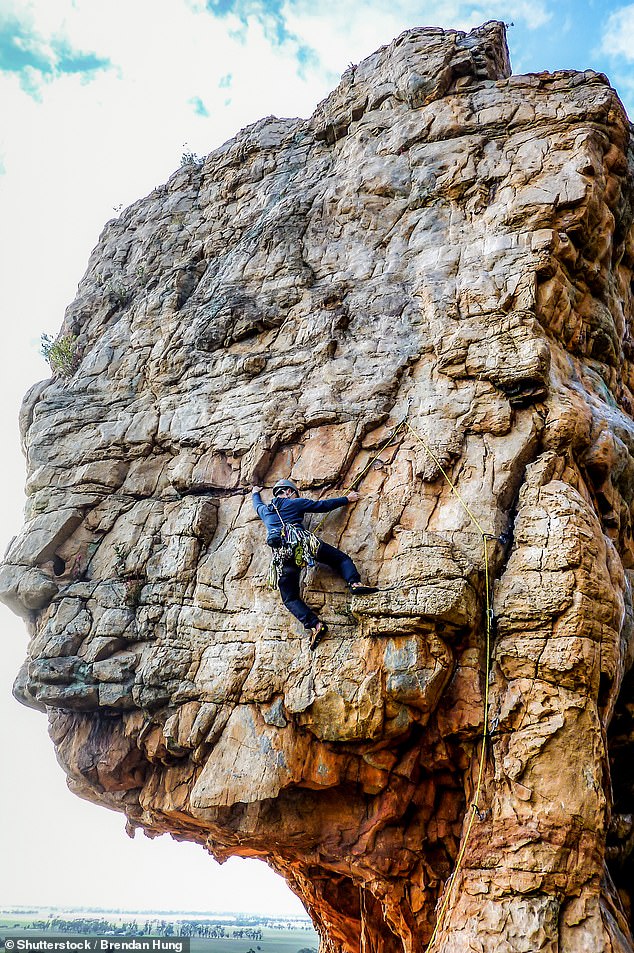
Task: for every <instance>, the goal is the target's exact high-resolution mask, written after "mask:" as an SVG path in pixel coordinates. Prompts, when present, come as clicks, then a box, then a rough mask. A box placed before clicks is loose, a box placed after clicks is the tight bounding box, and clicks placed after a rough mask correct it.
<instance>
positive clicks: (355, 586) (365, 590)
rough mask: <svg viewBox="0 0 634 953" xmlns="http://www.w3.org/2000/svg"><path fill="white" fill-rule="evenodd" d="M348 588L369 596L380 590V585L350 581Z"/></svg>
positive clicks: (357, 593) (359, 594)
mask: <svg viewBox="0 0 634 953" xmlns="http://www.w3.org/2000/svg"><path fill="white" fill-rule="evenodd" d="M348 589H349V590H350V592H353V593H355V595H358V596H368V595H370V594H371V593H372V592H378V591H379V588H378V586H364V585H363V583H362V582H349V583H348Z"/></svg>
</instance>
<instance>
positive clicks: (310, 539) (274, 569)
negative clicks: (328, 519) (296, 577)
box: [266, 503, 321, 589]
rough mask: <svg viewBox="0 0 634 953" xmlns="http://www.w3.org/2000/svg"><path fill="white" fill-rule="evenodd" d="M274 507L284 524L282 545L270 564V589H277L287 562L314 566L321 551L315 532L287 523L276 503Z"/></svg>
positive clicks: (319, 541)
mask: <svg viewBox="0 0 634 953" xmlns="http://www.w3.org/2000/svg"><path fill="white" fill-rule="evenodd" d="M273 509H274V510H275V512H276V513H277V515H278V517H279V520H280V523H281V524H282V534H281V535H282V545H281V546H277V547H276V548H275V549H274V550H273V557H272V559H271V565H270V566H269V571H268V575H267V577H266V584H267V586H268V587H269V589H277V588H278V585H279V581H280V576H281V575H282V569H283V568H284V564H285V563H289V562H294V563H295V565H296V566H298V567H299V568H301V567H302V566H314V565H315V557H316V556H317V552H318V551H319V547H320V545H321V540H319V539H318V538H317V536H315V534H314V533H311V532H309V531H308V530H307V529H304V527H303V526H293V525H292V524H291V523H285V522H284V520H283V519H282V514H281V513H280V511H279V510H278V508H277V506H276V505H275V503H273Z"/></svg>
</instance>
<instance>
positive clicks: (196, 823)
mask: <svg viewBox="0 0 634 953" xmlns="http://www.w3.org/2000/svg"><path fill="white" fill-rule="evenodd" d="M633 196H634V183H633V179H632V152H631V148H630V129H629V124H628V121H627V118H626V116H625V114H624V111H623V108H622V106H621V104H620V102H619V100H618V98H617V96H616V94H615V93H614V91H613V90H612V89H611V88H610V86H609V84H608V83H607V81H606V79H605V77H603V76H602V75H599V74H596V73H593V72H590V71H588V72H585V73H575V72H561V73H555V74H541V75H534V76H511V75H510V67H509V62H508V56H507V52H506V46H505V41H504V35H503V28H502V26H501V24H498V23H488V24H486V25H485V26H483V27H481V28H480V29H477V30H474V31H473V32H472V33H470V34H467V35H465V34H463V33H458V32H453V31H447V32H443V31H441V30H435V29H417V30H412V31H409V32H407V33H405V34H403V35H402V36H400V37H399V38H398V39H396V40H395V41H394V42H393V43H391V44H390V45H389V46H387V47H384V48H382V49H381V50H379V51H378V52H377V53H375V54H374V55H373V56H371V57H369V58H368V59H367V60H365V61H364V62H362V63H360V64H359V65H358V66H356V67H353V68H350V69H349V70H348V71H347V72H346V73H345V74H344V76H343V78H342V81H341V83H340V85H339V87H338V88H337V89H336V90H335V92H334V93H333V94H332V95H331V96H330V97H329V98H328V99H327V100H325V101H324V102H323V103H322V104H321V105H320V106H319V107H318V108H317V110H316V112H315V113H314V115H313V117H312V118H311V119H310V120H308V121H301V120H278V119H274V118H268V119H265V120H262V121H261V122H259V123H257V124H256V125H254V126H252V127H250V128H248V129H245V130H243V131H242V132H240V133H239V134H238V135H237V136H236V138H235V139H233V140H231V141H230V142H228V143H226V144H225V145H224V146H222V147H221V148H220V149H218V150H216V151H215V152H213V153H212V154H211V155H210V156H208V158H207V159H206V160H205V162H204V163H203V164H202V166H200V167H197V166H187V167H184V168H182V169H181V170H179V171H178V172H177V173H176V174H175V175H174V176H172V178H171V179H170V181H169V182H168V183H167V185H166V186H164V187H163V188H160V189H157V190H155V191H154V192H153V193H152V194H151V195H149V196H148V197H147V198H145V199H143V200H141V201H139V202H137V203H136V204H135V205H133V206H132V207H130V208H129V209H127V210H126V211H125V212H124V213H123V214H122V215H121V217H120V218H119V219H117V220H114V221H111V222H109V223H108V224H107V226H106V228H105V230H104V232H103V234H102V236H101V239H100V241H99V244H98V246H97V248H96V249H95V251H94V253H93V255H92V257H91V259H90V262H89V266H88V271H87V273H86V275H85V277H84V279H83V280H82V282H81V284H80V287H79V292H78V296H77V298H76V300H75V301H74V302H73V304H72V305H70V307H69V308H68V311H67V313H66V316H65V320H64V329H63V333H64V334H75V335H76V336H77V347H78V354H79V356H80V357H81V361H80V363H79V367H78V369H77V370H76V372H75V373H74V374H73V375H72V376H71V377H70V378H69V379H68V380H63V379H61V378H59V377H57V378H54V379H51V380H49V381H46V382H44V383H40V384H38V385H36V386H35V387H34V388H33V389H32V391H31V392H30V394H29V395H27V398H26V401H25V406H24V411H23V415H22V426H23V436H24V444H25V448H26V453H27V457H28V465H29V479H28V492H29V503H28V510H27V520H26V524H25V527H24V531H23V533H22V534H21V535H20V537H19V538H18V539H16V540H15V541H14V542H13V544H12V546H11V547H10V550H9V553H8V555H7V559H6V562H5V565H4V568H3V569H2V576H1V583H2V590H3V593H4V598H5V600H6V601H7V602H8V603H9V604H10V605H11V606H12V607H13V608H15V609H16V611H20V612H22V614H23V615H24V617H25V618H26V619H27V622H28V625H29V628H30V631H31V633H32V640H31V643H30V648H29V658H28V660H27V662H26V664H25V668H24V670H23V672H22V673H21V674H20V676H19V678H18V681H17V683H16V693H17V694H18V697H20V698H21V699H22V700H23V701H25V702H26V703H27V704H32V705H36V706H39V707H41V708H42V709H46V710H47V711H48V715H49V720H50V731H51V736H52V739H53V741H54V743H55V745H56V747H57V751H58V755H59V758H60V760H61V762H62V763H63V764H64V765H65V768H66V771H67V773H68V776H69V783H70V785H71V787H72V788H73V789H74V790H76V791H77V792H78V793H79V794H81V795H82V796H84V797H88V798H90V799H92V800H94V801H97V802H99V803H102V804H104V805H107V806H109V807H114V808H116V809H118V810H120V811H123V812H125V814H126V815H127V817H128V819H129V825H130V827H131V828H132V829H134V828H137V827H140V828H142V829H144V830H145V831H147V832H148V833H150V834H153V833H157V832H165V831H169V832H170V833H172V834H174V835H175V836H177V837H178V838H181V839H188V840H192V841H197V842H199V843H200V844H203V845H205V846H206V847H207V849H208V850H209V851H210V852H212V853H213V854H214V855H215V856H216V857H218V858H219V859H223V858H225V857H228V856H229V855H232V854H239V855H242V856H254V857H261V858H265V859H267V860H268V861H269V863H270V864H271V865H272V866H273V867H274V868H275V869H277V870H279V871H280V872H281V873H282V874H283V875H284V877H285V878H286V879H287V881H288V882H289V884H290V885H291V887H292V888H293V889H294V890H295V891H296V892H297V893H298V894H299V895H300V896H301V897H302V898H303V900H304V902H305V904H306V907H307V909H308V910H309V911H310V913H311V915H312V916H313V918H314V921H315V924H316V926H317V928H318V929H319V931H320V934H321V936H322V951H323V953H343V951H350V953H353V951H354V953H356V951H358V950H364V951H377V953H379V951H380V953H397V951H399V953H400V951H407V953H415V951H421V950H423V949H425V947H426V944H427V943H428V941H429V939H430V937H431V934H432V930H433V927H434V923H435V918H436V910H437V908H436V904H437V901H438V900H439V898H440V897H441V896H446V893H444V891H446V890H447V889H448V877H449V875H450V873H451V871H452V869H453V868H454V866H455V864H456V859H457V856H458V852H459V850H460V849H461V845H462V846H463V847H464V848H465V850H464V857H463V859H462V865H461V867H460V869H459V871H458V873H457V874H456V877H455V878H454V881H453V884H452V890H451V893H450V895H449V901H448V903H447V904H446V907H445V908H444V913H443V917H442V921H441V925H440V928H439V930H438V932H437V935H436V937H435V940H434V947H433V948H434V950H443V951H445V953H448V951H451V953H460V951H466V950H476V949H477V950H486V951H487V953H496V951H500V953H502V951H513V953H515V951H517V953H520V951H531V953H537V951H544V953H546V951H548V953H554V951H560V953H581V951H597V953H598V951H603V950H610V951H613V953H616V951H621V953H623V951H632V949H634V946H633V944H632V936H631V932H630V931H631V926H632V886H631V885H632V882H633V881H634V877H633V874H634V862H633V853H632V851H633V847H634V821H633V817H634V774H633V772H632V767H631V765H632V763H634V762H633V758H632V755H633V751H634V725H633V719H634V707H633V706H634V701H633V699H634V693H633V691H632V676H631V675H630V676H628V672H630V671H631V667H632V661H633V659H634V636H633V634H632V598H631V581H632V580H631V574H632V567H633V565H634V546H633V542H632V502H633V494H634V421H633V419H632V416H633V413H634V403H633V397H632V381H633V366H632V356H633V354H634V350H633V344H632V337H631V316H632V265H633V261H634V257H633V256H634V227H633V215H632V198H633ZM405 414H407V415H408V418H407V419H408V422H409V424H410V425H411V427H412V428H413V429H414V431H416V432H417V433H419V434H420V435H421V437H422V439H423V440H424V441H425V442H426V443H427V444H428V446H429V447H430V449H431V450H432V451H433V456H430V454H429V453H428V452H427V450H426V449H425V446H424V445H423V443H421V442H420V440H419V439H418V438H417V437H416V436H415V435H414V433H413V432H412V431H411V430H404V431H401V432H400V433H399V435H398V436H397V438H396V440H395V442H394V444H393V445H392V446H388V447H386V448H385V449H384V450H383V451H382V453H381V454H380V456H379V459H378V460H376V461H375V463H374V464H373V465H372V467H371V468H370V470H369V472H368V474H367V476H366V477H365V479H364V481H363V483H362V485H361V493H362V497H361V500H360V501H359V502H358V503H357V504H356V505H354V506H351V507H348V508H346V509H345V510H339V511H337V512H336V513H332V514H330V515H329V516H328V517H327V519H326V521H325V523H324V525H323V527H322V530H321V532H322V535H323V536H324V537H325V538H326V539H327V540H329V541H330V542H333V543H335V544H337V543H341V545H343V547H344V548H345V549H346V550H347V551H349V552H351V553H352V554H353V555H354V557H355V559H356V561H357V562H358V564H359V565H360V567H361V568H362V570H363V573H364V576H365V577H367V578H368V579H369V580H370V581H371V582H375V583H377V584H378V585H379V586H380V587H381V588H382V590H384V591H383V592H381V593H380V594H379V595H377V596H373V597H363V598H361V597H355V598H354V599H351V598H350V596H349V595H348V594H347V593H346V592H345V591H344V588H343V585H342V584H341V583H340V581H339V580H337V579H335V578H334V577H333V576H332V575H331V574H329V573H328V572H327V571H320V572H318V573H317V574H315V573H314V572H311V573H310V574H309V575H308V578H307V586H306V588H307V593H308V600H309V601H310V602H311V603H312V604H313V605H314V606H315V607H317V608H318V609H319V611H320V612H321V614H322V615H323V617H324V618H325V619H326V620H327V621H328V622H329V624H330V631H329V634H328V636H327V638H326V639H325V640H324V641H323V642H322V643H321V644H320V645H319V647H318V648H317V650H316V651H315V652H314V653H312V654H311V652H310V650H309V648H308V644H307V640H306V637H305V635H304V634H303V632H302V631H301V630H300V628H299V627H298V626H297V625H296V623H295V622H294V620H293V619H292V618H291V617H290V616H289V615H288V614H287V613H286V612H285V611H284V610H283V608H282V607H281V605H280V602H279V599H278V597H277V595H276V594H275V593H270V592H269V591H268V590H267V589H266V588H265V585H264V577H265V575H266V569H267V562H268V555H267V550H266V547H265V546H264V541H263V532H262V526H261V524H260V523H259V522H258V521H257V520H256V518H255V517H254V514H253V511H252V508H251V503H250V500H249V496H248V492H247V491H248V488H249V486H250V483H251V481H256V482H266V484H267V485H268V486H270V485H271V484H272V482H273V481H274V480H275V479H278V478H279V477H282V476H287V475H289V474H290V475H291V476H292V477H293V478H294V479H296V480H298V481H299V483H300V484H301V486H302V487H303V488H304V490H305V492H306V493H312V494H314V495H317V496H320V495H324V496H326V495H333V494H338V493H340V491H341V488H342V487H344V486H346V485H348V484H349V483H350V481H351V480H352V479H353V478H354V476H355V475H356V474H358V473H359V472H360V471H361V469H362V468H363V467H364V466H365V465H366V464H367V463H368V462H369V461H371V460H372V458H373V457H374V456H375V454H376V453H377V449H378V448H379V447H380V446H381V444H382V442H384V441H385V439H386V437H387V436H388V435H389V433H390V428H391V427H392V426H393V425H394V424H396V423H397V422H398V421H399V420H400V419H401V418H402V417H403V416H404V415H405ZM440 466H442V467H444V468H445V469H446V470H447V471H448V472H449V474H450V475H451V478H452V479H453V480H454V481H455V484H456V487H457V489H458V491H459V493H460V495H461V497H462V499H463V500H464V501H465V503H466V504H467V506H468V507H469V509H470V511H471V513H472V515H473V517H474V519H475V520H476V521H477V523H478V524H479V525H480V526H481V527H482V529H483V530H484V532H485V534H490V537H491V538H490V539H489V540H488V554H489V555H488V564H489V565H488V570H489V574H490V579H491V583H492V593H493V606H494V627H493V633H492V634H493V637H494V638H493V645H492V649H491V663H490V664H491V673H490V677H489V680H488V683H489V685H488V687H489V693H490V694H489V726H490V737H489V741H488V746H487V751H486V760H485V763H484V772H483V779H482V789H481V791H480V793H479V796H478V800H477V806H478V811H477V814H476V816H475V818H474V819H473V824H472V825H471V831H470V834H469V837H468V840H467V841H466V844H465V836H466V833H467V829H468V826H469V822H470V819H471V818H473V810H472V809H471V808H470V805H471V803H472V798H473V796H474V789H475V785H476V783H477V775H478V765H479V752H480V740H481V737H482V732H483V726H484V706H485V698H484V691H485V681H486V674H485V673H486V671H487V661H486V647H485V633H486V624H485V622H486V620H485V612H484V610H485V606H486V599H485V558H484V550H483V542H482V536H481V534H480V533H479V532H478V529H477V526H476V525H475V523H474V521H473V520H472V518H471V517H470V516H469V515H468V513H467V512H466V511H465V509H464V507H463V506H462V504H461V501H460V499H458V498H457V497H456V496H455V495H454V494H453V492H452V490H451V489H450V487H449V486H448V484H447V483H446V481H445V479H444V477H443V475H442V473H441V470H440ZM628 677H629V683H628ZM615 885H616V886H615Z"/></svg>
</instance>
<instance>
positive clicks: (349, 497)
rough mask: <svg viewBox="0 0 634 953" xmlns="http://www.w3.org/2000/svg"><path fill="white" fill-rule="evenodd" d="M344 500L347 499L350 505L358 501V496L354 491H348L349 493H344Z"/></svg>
mask: <svg viewBox="0 0 634 953" xmlns="http://www.w3.org/2000/svg"><path fill="white" fill-rule="evenodd" d="M346 499H347V500H348V501H349V502H350V503H356V502H357V500H358V499H359V494H358V493H357V491H356V490H350V492H349V493H346Z"/></svg>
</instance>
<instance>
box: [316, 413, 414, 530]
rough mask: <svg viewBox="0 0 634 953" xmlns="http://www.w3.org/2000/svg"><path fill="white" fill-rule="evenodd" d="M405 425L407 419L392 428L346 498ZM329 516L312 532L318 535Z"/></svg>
mask: <svg viewBox="0 0 634 953" xmlns="http://www.w3.org/2000/svg"><path fill="white" fill-rule="evenodd" d="M405 423H406V421H405V418H403V420H401V421H399V423H397V425H396V426H395V427H392V429H391V430H390V433H389V436H388V438H387V440H385V441H384V442H383V443H382V444H381V446H380V447H379V449H378V450H377V452H376V453H375V455H374V456H373V457H372V458H371V460H370V461H369V462H368V463H366V465H365V466H364V468H363V470H361V472H360V473H358V474H357V475H356V477H355V478H354V480H353V481H352V483H351V484H350V486H348V487H346V489H345V490H344V491H343V493H344V496H345V495H346V493H350V492H351V491H352V490H356V488H357V487H358V486H359V484H360V483H361V480H362V479H363V477H364V476H365V475H366V473H367V472H368V470H369V469H370V467H372V466H374V464H375V463H376V461H377V460H378V459H379V457H380V456H381V454H382V453H383V451H384V450H385V448H386V447H389V445H390V444H391V443H392V441H393V440H394V438H395V437H396V435H397V433H398V432H399V430H401V429H402V428H403V427H404V426H405ZM327 516H328V513H324V515H323V516H322V517H321V519H320V520H318V521H317V523H316V524H315V528H314V530H312V532H315V533H316V532H317V531H318V529H319V527H320V526H321V524H322V523H323V521H324V520H325V519H326V517H327Z"/></svg>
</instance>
